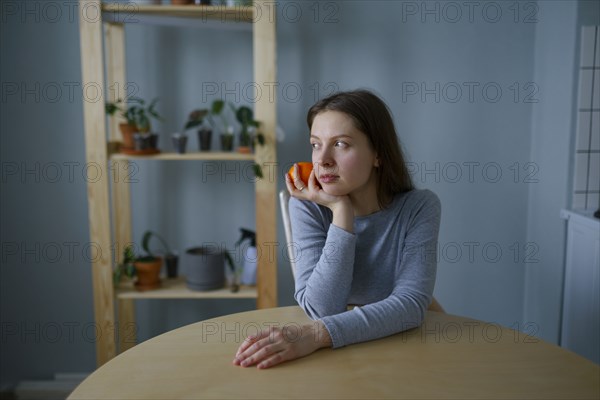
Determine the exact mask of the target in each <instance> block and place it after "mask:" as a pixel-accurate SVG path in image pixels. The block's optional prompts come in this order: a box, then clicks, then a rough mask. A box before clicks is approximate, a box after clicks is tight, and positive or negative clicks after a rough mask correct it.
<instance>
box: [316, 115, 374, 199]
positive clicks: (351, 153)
mask: <svg viewBox="0 0 600 400" xmlns="http://www.w3.org/2000/svg"><path fill="white" fill-rule="evenodd" d="M310 144H311V147H312V162H313V165H314V167H315V175H316V178H317V181H319V183H320V185H321V187H322V188H323V190H324V191H325V192H326V193H328V194H331V195H337V196H340V195H347V194H358V193H360V192H363V191H368V190H373V191H375V190H376V182H375V167H377V166H379V161H378V159H377V155H376V154H375V151H374V150H373V149H372V147H371V145H370V143H369V139H368V138H367V136H366V135H365V134H364V133H362V132H361V131H359V130H358V129H356V128H355V126H354V124H353V122H352V118H351V117H350V116H349V115H347V114H345V113H342V112H339V111H324V112H321V113H319V114H317V116H316V117H315V118H314V120H313V124H312V128H311V131H310Z"/></svg>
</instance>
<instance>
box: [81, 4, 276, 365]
mask: <svg viewBox="0 0 600 400" xmlns="http://www.w3.org/2000/svg"><path fill="white" fill-rule="evenodd" d="M78 4H79V6H80V9H81V10H82V12H80V13H79V31H80V37H81V43H80V49H81V71H82V81H81V83H82V85H84V86H85V85H98V86H99V87H101V88H104V87H108V88H113V87H119V88H121V87H122V88H126V87H127V86H126V85H127V82H128V81H127V79H126V76H125V71H126V67H125V58H126V57H125V47H126V46H125V31H126V30H129V29H130V28H131V30H135V25H136V24H155V25H167V26H175V27H177V28H180V27H184V28H187V27H190V28H191V27H193V29H196V28H202V29H204V28H209V29H215V30H218V31H215V35H217V34H219V33H220V32H221V31H226V30H234V31H240V32H243V33H244V34H245V32H246V31H247V32H250V33H251V35H252V56H253V57H252V66H253V68H252V69H253V81H254V82H256V83H257V84H259V85H263V84H267V83H268V82H277V74H276V72H277V63H276V52H277V40H276V14H273V13H272V11H273V7H274V4H273V3H272V2H270V1H267V0H254V1H253V5H252V6H235V7H225V6H197V5H188V6H171V5H168V6H167V5H139V4H133V3H123V2H121V3H102V2H101V0H79V2H78ZM98 17H99V18H98ZM187 33H190V34H192V35H196V36H197V37H199V38H201V39H202V38H204V39H206V38H210V37H211V36H210V35H212V34H213V33H209V34H208V35H205V36H202V35H198V33H197V32H187ZM165 62H169V60H165ZM170 90H175V88H171V89H170ZM116 93H117V92H116V91H112V90H111V91H109V92H108V96H106V99H104V100H106V101H116V100H117V98H116ZM276 104H277V103H276V101H275V99H272V98H270V97H268V96H262V97H261V96H259V97H258V98H257V99H256V101H255V102H254V103H253V106H254V115H255V118H256V119H257V120H259V121H261V122H262V123H263V125H262V126H263V134H264V135H265V145H264V146H258V147H257V148H256V154H241V153H237V152H199V151H196V152H190V153H186V154H177V153H161V154H156V155H144V156H142V155H140V156H136V155H128V154H121V153H116V152H115V151H116V150H117V149H118V147H115V143H116V142H119V141H120V135H119V131H118V125H119V123H120V122H121V121H120V118H119V117H116V116H113V117H111V118H108V121H107V118H106V112H105V106H104V102H103V101H102V102H84V104H83V112H84V118H83V121H84V127H85V144H86V161H87V163H93V164H94V165H98V166H99V168H101V171H100V172H101V173H100V174H99V177H100V178H99V179H98V180H94V181H91V180H90V181H88V184H87V193H88V206H89V210H90V212H89V227H90V240H91V241H92V242H94V243H96V244H98V246H99V247H100V248H102V249H107V251H104V252H103V253H102V256H101V257H97V258H95V259H94V260H92V284H93V296H94V315H95V321H96V326H97V327H98V328H99V329H100V330H102V331H109V330H110V329H114V327H115V326H118V327H119V334H118V335H102V337H99V338H98V340H97V341H96V355H97V358H96V360H97V365H98V366H100V365H103V364H104V363H106V362H107V361H109V360H110V359H111V358H113V357H114V356H115V355H116V354H117V353H118V352H119V351H121V352H122V351H125V350H127V349H128V348H131V347H132V346H133V345H134V344H135V340H130V339H132V335H131V333H132V332H130V331H128V330H127V329H128V327H131V326H135V325H132V324H135V307H134V303H135V300H136V299H236V298H238V299H253V300H256V307H257V308H272V307H276V306H277V259H276V258H275V259H271V258H267V257H263V258H261V259H260V260H259V261H258V265H257V277H256V280H257V286H256V287H241V288H240V290H239V291H238V292H236V293H232V292H231V291H230V290H229V289H227V288H224V289H221V290H215V291H210V292H196V291H192V290H189V289H188V288H187V287H186V284H185V280H184V279H182V278H180V279H178V280H167V279H164V280H163V287H161V288H160V289H157V290H153V291H148V292H138V291H136V290H135V288H134V287H133V284H132V283H130V285H129V287H127V285H124V286H123V287H121V288H119V289H116V290H115V288H114V287H113V283H112V276H113V268H114V265H113V260H115V259H116V258H115V257H114V256H115V254H113V246H114V245H115V244H117V245H119V246H125V245H126V244H128V243H131V242H132V212H131V194H130V192H131V186H132V185H131V184H130V182H129V181H128V180H126V179H117V180H111V179H110V171H109V168H110V167H112V166H111V165H109V161H112V162H113V163H127V162H131V161H133V160H157V161H161V160H205V161H230V160H231V161H251V162H255V163H258V164H261V165H265V164H268V163H276V162H277V146H276V138H275V131H276V127H277V107H276ZM107 139H108V143H107ZM254 188H255V191H254V197H255V200H256V201H255V204H256V206H255V207H256V242H257V244H258V245H259V246H260V245H263V244H267V243H273V242H276V240H277V232H276V227H277V218H276V215H277V214H276V211H277V181H276V180H267V179H260V180H257V181H256V182H254ZM219 211H220V212H222V213H223V214H224V215H225V214H226V213H227V207H226V205H223V207H222V209H216V210H208V211H207V212H219ZM207 229H209V228H207ZM115 300H116V302H117V303H118V304H117V310H115ZM115 311H117V312H116V313H115ZM117 319H118V320H117ZM117 338H118V339H119V341H118V342H117V341H116V339H117ZM125 338H127V339H128V340H125ZM133 339H135V332H134V333H133Z"/></svg>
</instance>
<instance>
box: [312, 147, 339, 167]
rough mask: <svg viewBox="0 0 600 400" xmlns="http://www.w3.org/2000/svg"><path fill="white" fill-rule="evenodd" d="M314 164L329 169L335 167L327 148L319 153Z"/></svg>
mask: <svg viewBox="0 0 600 400" xmlns="http://www.w3.org/2000/svg"><path fill="white" fill-rule="evenodd" d="M316 162H317V163H318V164H319V165H320V166H322V167H324V168H329V167H331V166H333V165H335V160H334V159H333V157H332V155H331V151H329V150H328V149H327V148H324V149H323V151H321V153H320V154H319V156H318V157H317V160H316Z"/></svg>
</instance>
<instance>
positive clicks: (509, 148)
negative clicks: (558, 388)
mask: <svg viewBox="0 0 600 400" xmlns="http://www.w3.org/2000/svg"><path fill="white" fill-rule="evenodd" d="M13 4H17V3H13ZM29 4H35V2H29ZM57 4H58V3H57ZM61 4H62V3H61ZM421 4H422V3H421V2H390V1H381V2H366V1H353V2H339V3H331V2H326V3H318V4H317V3H313V2H308V3H298V2H283V3H280V7H279V11H278V17H279V19H278V27H277V36H278V83H279V86H278V90H277V93H278V116H279V125H280V126H281V127H282V129H283V131H284V133H285V137H284V138H283V140H282V141H281V142H279V143H278V156H279V164H280V168H279V175H280V177H281V174H282V173H283V170H284V167H285V166H287V165H289V163H290V162H293V161H297V160H309V159H310V148H309V145H308V141H307V136H306V134H307V128H306V122H305V114H306V110H307V109H308V107H309V106H310V105H311V104H312V103H314V101H315V100H316V99H317V98H319V97H323V96H324V95H325V94H327V93H329V92H330V90H331V89H332V88H333V89H339V90H344V89H351V88H356V87H367V88H371V89H373V90H375V91H376V92H378V93H379V94H380V95H381V96H382V97H383V98H384V99H385V100H386V101H387V102H388V104H389V106H390V108H391V110H392V112H393V114H394V118H395V121H396V124H397V128H398V132H399V135H400V138H401V141H402V142H403V144H404V146H405V150H406V153H407V155H408V159H409V161H410V163H411V164H410V166H411V168H412V169H413V171H414V175H413V177H414V179H415V182H416V184H417V186H419V187H422V188H430V189H432V190H433V191H435V192H436V193H437V194H438V195H439V197H440V199H441V201H442V204H443V216H442V227H441V232H440V262H439V270H438V271H439V273H438V281H437V285H436V293H435V295H436V296H437V297H438V299H439V300H440V301H441V302H442V303H443V305H444V306H445V307H446V308H447V310H448V312H450V313H453V314H458V315H465V316H469V317H474V318H479V319H483V320H486V321H494V322H498V323H501V324H504V325H507V326H511V327H514V328H517V329H523V327H524V324H525V323H531V324H534V325H531V324H530V325H527V329H526V330H527V331H528V333H531V331H532V328H531V327H532V326H534V327H537V328H536V329H537V334H539V335H541V337H543V338H545V339H548V340H550V341H556V339H557V335H558V330H557V329H558V319H559V307H558V305H559V301H560V288H561V285H562V276H561V271H562V254H563V247H564V245H563V242H564V234H563V230H562V229H563V228H562V223H561V221H560V220H559V219H558V211H559V209H560V208H561V207H564V206H566V205H567V204H566V199H567V197H566V194H567V192H568V187H569V186H568V174H567V172H566V171H567V170H568V168H569V165H570V162H571V161H570V159H569V156H568V155H569V154H570V152H569V151H568V150H569V149H568V146H569V143H570V137H571V131H572V128H573V124H572V99H573V97H572V95H573V93H574V86H573V85H574V82H575V79H576V77H575V72H574V65H575V64H574V60H575V58H574V57H575V52H576V48H577V46H576V43H577V42H576V41H577V39H578V36H577V32H578V31H577V29H578V28H577V27H578V25H580V24H582V23H583V21H584V20H585V18H583V17H581V13H582V12H586V13H587V12H589V11H590V6H589V3H587V2H586V3H581V2H580V10H579V14H578V7H577V4H575V3H572V2H555V1H540V2H537V3H535V2H524V3H519V13H518V15H516V14H515V9H514V8H512V9H510V8H509V6H510V4H512V2H489V3H482V5H481V6H480V7H479V8H476V9H475V10H474V13H473V14H472V18H470V16H469V13H468V9H466V8H462V9H461V15H460V16H457V14H455V11H456V9H451V8H447V7H446V8H444V4H445V3H442V2H439V3H438V2H430V3H428V6H430V7H432V8H433V7H435V6H436V4H437V7H440V8H439V10H440V14H439V21H436V16H435V15H431V14H423V15H422V14H421V11H425V10H424V9H423V8H421V7H422V5H421ZM455 4H459V5H460V4H462V3H460V2H458V3H455ZM286 5H287V6H286ZM332 5H335V7H333V6H332ZM296 6H299V7H300V9H301V11H302V15H301V16H300V17H299V18H296V15H297V14H296V13H295V11H296V8H294V7H296ZM21 7H22V6H21ZM31 7H33V6H31ZM39 7H40V12H39V13H38V15H39V18H38V20H36V17H35V15H34V14H31V15H29V14H28V15H26V16H25V17H22V16H21V15H12V14H10V15H9V14H5V17H3V19H2V25H1V31H0V33H1V34H0V41H1V52H2V56H1V58H0V63H1V69H0V73H1V80H2V96H3V97H2V104H1V106H2V108H1V116H0V124H1V131H2V132H1V135H0V141H1V144H2V146H1V149H0V154H1V157H2V182H1V184H2V190H1V193H0V196H1V197H0V198H1V201H2V204H1V218H2V224H1V226H0V229H1V233H2V246H3V247H2V268H1V270H0V274H1V275H0V276H1V279H0V288H1V319H2V338H1V340H2V342H1V345H2V351H1V357H2V358H1V363H0V368H1V380H0V384H2V385H8V384H11V383H15V382H17V381H18V380H21V379H47V378H49V377H51V374H52V373H54V372H83V371H92V370H93V369H94V367H95V361H94V360H95V350H94V343H93V340H92V339H93V325H92V324H93V304H92V294H91V273H90V272H91V271H90V263H89V255H88V254H87V253H88V252H87V251H86V250H87V245H88V244H89V230H88V228H89V226H88V222H87V215H88V214H87V213H88V209H87V202H86V179H85V177H84V176H82V172H84V166H85V165H84V162H85V155H84V141H83V134H82V128H83V120H82V102H83V98H82V93H81V88H80V86H77V82H80V81H81V70H80V66H79V55H80V54H79V40H78V34H79V31H78V23H77V20H75V19H70V18H69V15H68V13H67V11H68V10H67V9H65V8H63V9H62V11H63V16H62V18H58V19H57V18H54V17H53V15H54V14H49V11H50V10H48V13H46V15H44V14H43V13H42V8H41V6H39ZM414 7H416V9H415V8H414ZM498 9H500V10H501V12H502V15H501V16H500V17H498V18H497V17H496V14H495V12H496V11H497V10H498ZM592 9H593V6H592ZM484 10H485V12H484ZM582 10H583V11H582ZM317 11H318V14H316V12H317ZM415 12H416V14H415ZM578 15H579V16H578ZM530 17H534V18H535V20H536V21H530ZM422 18H424V21H423V20H422ZM52 19H54V21H52ZM589 19H590V18H589V17H588V18H587V20H586V23H589ZM127 46H128V53H127V76H128V81H129V82H131V83H133V84H134V85H135V86H136V87H138V88H139V92H138V95H141V96H143V97H145V98H151V97H154V96H160V99H161V100H160V103H159V105H160V107H159V110H160V111H161V112H162V113H163V114H164V115H165V117H166V119H165V121H164V122H163V123H159V124H156V125H155V128H156V130H158V131H160V132H161V135H162V136H161V139H160V140H161V143H162V144H163V146H164V147H165V148H167V149H170V143H168V140H169V134H170V133H171V132H174V131H178V130H180V129H181V125H182V123H183V121H184V119H185V116H186V115H187V113H188V112H189V111H190V110H191V109H193V108H194V107H197V106H199V105H201V104H202V100H203V95H205V94H206V90H203V88H206V85H212V84H214V83H216V84H217V85H218V86H220V85H221V84H222V83H223V84H225V85H226V86H225V87H226V88H234V90H233V92H232V93H231V92H230V93H228V94H227V96H228V99H229V100H235V99H234V98H233V97H234V96H235V95H236V94H237V95H239V97H240V99H239V100H240V103H250V102H251V101H250V99H248V97H247V96H244V94H243V92H240V91H236V90H235V87H236V86H235V85H236V82H239V84H240V88H244V86H245V85H246V84H248V83H250V82H251V79H252V69H251V67H249V65H250V64H249V60H250V59H251V47H250V46H251V39H250V35H249V34H247V33H243V32H237V31H226V32H222V31H215V30H210V29H196V28H190V27H186V28H181V29H175V28H172V27H164V26H150V27H148V26H142V25H141V24H134V25H132V26H129V27H128V35H127ZM36 83H39V89H37V90H36V89H35V88H36V86H35V85H36ZM73 85H75V86H74V91H73V92H74V94H73V96H72V97H69V96H68V88H69V87H70V86H73ZM436 85H439V86H437V87H438V88H439V89H436ZM56 87H59V88H61V90H62V95H61V96H56V94H55V93H56V91H55V89H56ZM31 88H34V89H33V93H29V92H27V93H25V91H26V89H27V90H29V89H31ZM284 88H286V89H287V91H286V90H284ZM298 88H300V89H301V93H300V94H297V92H296V90H297V89H298ZM457 88H458V89H460V90H461V93H460V96H459V92H457ZM469 88H473V92H472V93H470V91H469ZM423 89H426V90H429V92H425V93H424V92H423ZM498 89H500V90H501V94H499V93H500V92H497V90H498ZM53 90H54V91H53ZM415 90H416V91H417V92H416V93H415ZM15 92H16V93H15ZM36 94H39V99H36V98H35V96H36ZM220 94H225V93H222V92H221V93H220ZM471 95H472V97H471ZM208 99H209V100H210V99H212V97H211V96H208ZM191 140H192V141H191V143H190V146H191V147H192V148H196V146H197V141H196V138H194V137H192V139H191ZM214 146H215V148H217V144H216V143H215V144H214ZM565 146H566V147H565ZM528 163H533V164H528ZM137 166H138V167H139V169H138V170H137V172H136V175H135V178H136V181H137V182H136V183H134V184H133V185H132V187H133V192H132V204H133V205H134V213H133V219H134V239H138V240H139V237H140V235H141V234H142V232H143V231H144V230H145V229H148V228H150V229H155V230H158V231H160V232H162V233H164V235H165V236H166V237H167V239H168V240H169V241H170V242H171V243H172V245H173V246H174V247H176V248H177V249H179V250H180V251H182V250H183V249H185V248H187V247H190V246H192V245H196V244H200V243H202V242H208V241H211V242H217V243H222V244H223V245H225V246H227V247H228V248H230V249H233V244H234V243H235V241H236V240H237V234H238V228H239V227H250V228H252V227H254V217H253V212H254V199H253V197H252V193H253V186H252V184H251V182H249V181H248V179H245V178H244V175H243V174H241V175H240V174H237V175H236V174H229V175H225V176H223V177H221V176H215V175H211V176H205V175H203V168H206V163H201V162H190V163H176V162H165V163H163V164H157V163H152V162H140V163H138V164H137ZM214 166H215V167H216V168H218V169H219V171H221V172H222V171H226V170H227V168H229V169H233V168H235V163H225V164H224V163H217V164H214ZM36 168H37V170H36ZM32 170H33V171H34V172H29V173H25V172H24V171H32ZM36 171H39V172H36ZM57 171H58V172H59V173H60V174H61V176H60V177H57V175H56V174H57ZM70 171H73V172H74V174H73V176H72V178H71V176H70V175H69V172H70ZM499 174H500V175H499ZM90 175H91V173H90ZM280 188H281V189H283V188H284V184H283V182H282V181H281V180H280ZM278 232H279V241H280V243H284V237H283V229H282V225H281V221H279V222H278ZM36 246H37V247H36ZM282 248H283V247H282V246H280V249H282ZM70 249H73V252H72V256H71V254H70V252H69V250H70ZM57 251H60V252H61V253H60V254H59V255H57V253H56V252H57ZM279 266H280V273H279V293H280V295H279V303H280V305H291V304H294V300H293V296H292V293H293V281H292V276H291V273H290V271H289V266H288V265H287V263H286V262H285V259H284V258H283V257H282V253H281V252H279ZM137 304H138V307H137V320H138V329H139V332H138V334H139V338H140V339H141V340H145V339H147V338H149V337H152V336H154V335H156V334H159V333H162V332H165V331H167V330H170V329H174V328H176V327H179V326H181V325H184V324H188V323H191V322H194V321H198V320H201V319H205V318H210V317H213V316H216V315H222V314H226V313H232V312H237V311H244V310H248V309H251V308H253V306H254V305H253V303H252V302H249V301H220V302H219V301H163V302H156V301H141V302H138V303H137ZM33 361H35V362H33Z"/></svg>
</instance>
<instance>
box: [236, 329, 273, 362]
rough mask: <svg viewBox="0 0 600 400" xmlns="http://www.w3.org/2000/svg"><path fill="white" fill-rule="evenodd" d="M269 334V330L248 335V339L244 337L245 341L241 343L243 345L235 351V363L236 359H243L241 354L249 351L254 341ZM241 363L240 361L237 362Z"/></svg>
mask: <svg viewBox="0 0 600 400" xmlns="http://www.w3.org/2000/svg"><path fill="white" fill-rule="evenodd" d="M268 336H269V331H261V332H259V333H258V334H256V335H251V336H248V337H247V338H246V339H244V342H243V343H242V344H241V346H240V347H239V348H238V350H237V352H236V353H235V359H234V360H233V361H234V363H235V362H236V361H242V360H243V358H241V355H242V354H243V353H244V352H245V351H247V349H248V348H249V347H250V346H252V345H253V344H254V343H256V342H257V341H259V340H261V339H263V338H265V337H268ZM237 364H239V362H238V363H237Z"/></svg>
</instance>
